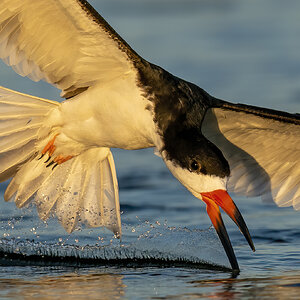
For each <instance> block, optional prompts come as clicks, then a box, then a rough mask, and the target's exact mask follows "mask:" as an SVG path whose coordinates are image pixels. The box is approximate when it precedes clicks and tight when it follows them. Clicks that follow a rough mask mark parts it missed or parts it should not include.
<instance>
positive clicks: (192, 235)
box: [0, 224, 229, 269]
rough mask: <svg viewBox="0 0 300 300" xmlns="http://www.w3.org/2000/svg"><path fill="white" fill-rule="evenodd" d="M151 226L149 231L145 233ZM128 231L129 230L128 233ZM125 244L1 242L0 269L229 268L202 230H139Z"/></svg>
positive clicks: (218, 246) (163, 227)
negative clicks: (85, 267) (2, 267)
mask: <svg viewBox="0 0 300 300" xmlns="http://www.w3.org/2000/svg"><path fill="white" fill-rule="evenodd" d="M146 226H148V228H147V230H146V231H143V232H142V229H145V227H146ZM128 231H129V230H128ZM139 232H140V233H139ZM132 233H134V234H135V235H134V236H133V237H132V236H131V237H130V234H129V235H128V236H127V237H126V234H125V236H124V238H123V240H122V241H119V240H117V239H110V240H108V239H104V238H102V239H101V242H100V243H97V244H94V245H88V244H85V245H83V244H80V243H79V240H78V239H75V240H73V241H75V244H74V243H70V240H69V241H66V240H63V239H61V238H59V239H58V242H57V243H49V242H40V241H34V240H25V241H24V240H18V239H14V238H7V237H6V238H2V239H0V257H2V258H0V265H1V264H2V265H3V264H5V265H7V264H9V265H13V264H22V265H23V264H25V265H26V264H38V265H40V264H42V265H44V264H46V265H57V264H59V265H77V266H83V265H93V266H100V265H115V266H125V267H130V266H133V267H136V266H139V267H141V266H185V267H197V268H207V269H227V268H229V265H228V262H227V258H226V255H225V254H224V251H223V247H222V246H221V244H220V242H219V240H218V238H217V237H216V234H215V232H214V230H213V229H208V230H199V229H188V228H175V227H168V226H166V225H165V224H164V225H160V224H159V225H157V224H156V226H153V225H151V224H150V225H149V224H145V225H144V226H139V227H135V228H132V229H131V234H132Z"/></svg>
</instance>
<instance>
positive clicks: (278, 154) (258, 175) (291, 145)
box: [202, 101, 300, 210]
mask: <svg viewBox="0 0 300 300" xmlns="http://www.w3.org/2000/svg"><path fill="white" fill-rule="evenodd" d="M220 103H221V104H220V107H218V108H212V109H209V110H208V112H207V114H206V116H205V119H204V122H203V126H202V129H203V134H204V135H205V136H206V137H207V138H208V139H209V140H210V141H212V142H213V143H214V144H215V145H216V146H217V147H219V148H220V149H221V151H222V152H223V155H224V156H225V158H226V159H227V160H228V162H229V165H230V168H231V176H230V178H229V182H228V190H229V191H231V192H234V193H236V194H240V195H246V196H262V198H263V199H265V200H268V199H269V198H272V199H273V200H274V201H275V202H276V204H277V205H278V206H291V205H293V207H294V208H295V209H297V210H299V209H300V115H298V114H288V113H283V112H279V111H275V110H269V109H263V108H258V107H254V106H248V105H242V104H231V103H228V102H223V101H221V102H220Z"/></svg>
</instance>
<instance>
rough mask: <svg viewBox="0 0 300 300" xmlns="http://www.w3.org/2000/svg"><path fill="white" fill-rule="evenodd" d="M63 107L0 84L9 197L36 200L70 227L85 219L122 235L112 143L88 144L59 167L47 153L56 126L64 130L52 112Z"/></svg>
mask: <svg viewBox="0 0 300 300" xmlns="http://www.w3.org/2000/svg"><path fill="white" fill-rule="evenodd" d="M59 107H60V103H58V102H54V101H49V100H45V99H41V98H37V97H33V96H29V95H24V94H21V93H17V92H14V91H11V90H8V89H5V88H2V87H0V182H2V181H5V180H7V179H9V178H11V177H12V180H11V182H10V184H9V185H8V187H7V189H6V191H5V194H4V199H5V201H9V200H14V201H15V203H16V205H17V207H19V208H21V207H24V206H26V205H27V204H29V203H30V202H34V203H35V204H36V207H37V211H38V214H39V217H40V218H41V219H43V220H46V219H47V218H48V217H49V215H50V214H51V213H52V212H53V213H55V214H56V215H57V217H58V220H59V221H60V222H61V224H62V226H63V227H64V228H65V230H66V231H67V232H69V233H71V232H72V231H73V230H74V228H75V227H76V224H77V223H78V222H79V221H81V222H83V223H85V224H87V225H88V226H89V227H98V226H105V227H107V228H108V229H110V230H112V231H113V232H114V233H115V234H117V235H118V236H120V235H121V221H120V206H119V196H118V183H117V178H116V172H115V166H114V160H113V156H112V154H111V152H110V149H109V148H93V149H89V150H86V151H84V152H82V153H81V154H79V155H77V156H75V157H73V158H71V159H68V160H67V161H60V163H59V164H57V165H56V167H55V168H53V165H52V166H50V165H49V163H48V162H47V160H48V158H49V157H48V155H50V154H49V153H46V154H47V155H45V153H43V149H44V145H45V144H46V145H47V143H48V144H49V141H51V138H52V139H53V132H55V133H56V134H57V132H58V133H59V127H57V126H56V128H55V129H54V128H53V126H49V124H51V122H50V118H51V117H50V116H51V115H53V112H54V113H55V112H56V111H59ZM54 130H55V131H54ZM44 150H45V149H44ZM44 152H45V151H44ZM43 154H44V155H43Z"/></svg>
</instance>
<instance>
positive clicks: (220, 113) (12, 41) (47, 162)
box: [0, 0, 300, 272]
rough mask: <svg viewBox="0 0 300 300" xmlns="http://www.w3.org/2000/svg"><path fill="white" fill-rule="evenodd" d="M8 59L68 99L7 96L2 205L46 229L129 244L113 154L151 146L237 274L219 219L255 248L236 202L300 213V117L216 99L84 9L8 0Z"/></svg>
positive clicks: (61, 1)
mask: <svg viewBox="0 0 300 300" xmlns="http://www.w3.org/2000/svg"><path fill="white" fill-rule="evenodd" d="M0 58H1V59H2V60H3V61H4V62H5V63H6V64H7V65H9V66H11V67H12V68H13V69H14V70H15V72H16V73H18V74H19V75H21V76H26V77H29V78H30V79H32V80H33V81H40V80H44V81H46V82H48V83H50V84H52V85H53V86H55V87H57V88H58V89H60V90H61V98H62V99H63V101H62V102H56V101H52V100H48V99H43V98H39V97H35V96H31V95H27V94H23V93H20V92H17V91H13V90H10V89H7V88H5V87H0V182H3V181H6V180H8V179H11V181H10V182H9V184H8V186H7V188H6V191H5V194H4V199H5V201H14V202H15V204H16V206H17V207H19V208H21V207H25V206H27V205H28V204H29V203H34V204H35V206H36V208H37V212H38V215H39V217H40V218H41V219H42V220H47V218H49V216H52V215H56V217H57V219H58V220H59V222H60V223H61V225H62V226H63V227H64V229H65V230H66V231H67V232H68V233H71V232H72V231H73V230H74V229H75V228H76V226H77V224H79V223H84V224H86V226H88V227H99V226H104V227H106V228H107V229H109V230H111V231H112V232H113V233H114V234H115V235H116V236H118V237H121V234H122V230H121V217H120V204H119V192H118V181H117V175H116V169H115V164H114V159H113V155H112V153H111V148H122V149H128V150H133V149H141V148H149V147H153V148H154V149H155V152H156V153H157V154H158V155H160V156H161V157H162V160H163V161H164V163H165V164H166V166H167V168H168V169H169V170H170V172H171V173H172V174H173V176H174V177H175V178H177V179H178V180H179V182H180V183H181V184H182V185H183V186H184V187H186V188H187V189H188V190H189V191H190V192H191V193H192V194H193V195H194V196H195V197H196V198H199V199H200V200H202V201H203V202H204V203H205V204H206V210H207V213H208V216H209V217H210V219H211V222H212V224H213V226H214V228H215V229H216V232H217V234H218V236H219V238H220V241H221V243H222V245H223V247H224V249H225V252H226V254H227V256H228V259H229V262H230V264H231V268H232V270H234V271H237V272H239V265H238V262H237V259H236V256H235V253H234V250H233V247H232V245H231V242H230V239H229V236H228V233H227V231H226V228H225V225H224V222H223V220H222V217H221V213H220V208H222V210H223V211H224V212H225V213H227V214H228V215H229V217H231V219H232V220H233V221H234V222H235V223H236V224H237V226H238V227H239V229H240V231H241V232H242V234H243V235H244V236H245V238H246V240H247V241H248V243H249V245H250V247H251V249H252V250H253V251H254V250H255V247H254V244H253V241H252V238H251V236H250V233H249V230H248V228H247V226H246V223H245V221H244V219H243V217H242V214H241V213H240V211H239V209H238V208H237V206H236V205H235V203H234V202H233V200H232V198H231V196H230V195H229V193H230V194H231V193H233V194H236V195H244V196H249V197H254V196H261V197H262V198H263V199H265V200H266V199H272V200H273V201H275V203H276V204H277V205H278V206H293V207H294V208H295V209H296V210H299V209H300V185H299V178H300V162H299V157H300V135H299V128H300V127H299V125H300V115H299V114H297V113H287V112H281V111H276V110H273V109H267V108H261V107H256V106H251V105H246V104H240V103H231V102H228V101H225V100H221V99H218V98H215V97H213V96H212V95H210V94H208V93H207V92H206V91H205V90H203V89H202V88H200V87H198V86H197V85H195V84H193V83H191V82H187V81H185V80H183V79H180V78H178V77H176V76H175V75H172V74H171V73H169V72H168V71H166V70H164V69H163V68H161V67H159V66H157V65H155V64H152V63H150V62H148V61H147V60H145V59H144V58H142V57H141V56H140V55H139V54H138V53H137V52H135V51H134V50H133V49H132V48H131V47H130V46H129V45H128V44H127V42H126V41H125V40H123V39H122V38H121V37H120V36H119V34H118V33H117V32H116V31H115V30H114V29H113V28H112V27H111V26H110V25H109V24H108V23H107V22H106V21H105V19H104V18H103V17H102V16H101V15H100V14H99V13H98V12H97V11H96V10H95V9H94V8H93V7H92V6H91V5H90V4H89V3H88V2H87V1H85V0H37V1H32V0H2V2H1V7H0Z"/></svg>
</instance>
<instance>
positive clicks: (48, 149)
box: [39, 134, 58, 162]
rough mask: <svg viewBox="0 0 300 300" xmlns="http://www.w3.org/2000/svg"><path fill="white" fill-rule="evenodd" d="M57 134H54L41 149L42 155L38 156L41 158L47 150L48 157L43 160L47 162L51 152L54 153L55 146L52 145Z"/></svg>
mask: <svg viewBox="0 0 300 300" xmlns="http://www.w3.org/2000/svg"><path fill="white" fill-rule="evenodd" d="M57 136H58V134H56V135H55V136H54V137H53V138H52V139H51V140H50V141H49V142H48V144H47V145H46V146H45V148H44V149H43V151H42V156H41V157H40V158H39V159H41V158H42V157H43V156H44V155H45V154H46V153H47V152H49V153H48V154H49V158H48V159H47V160H46V161H45V162H48V161H49V159H50V158H51V156H52V154H53V153H54V151H55V149H56V146H55V145H54V142H55V139H56V137H57Z"/></svg>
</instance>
